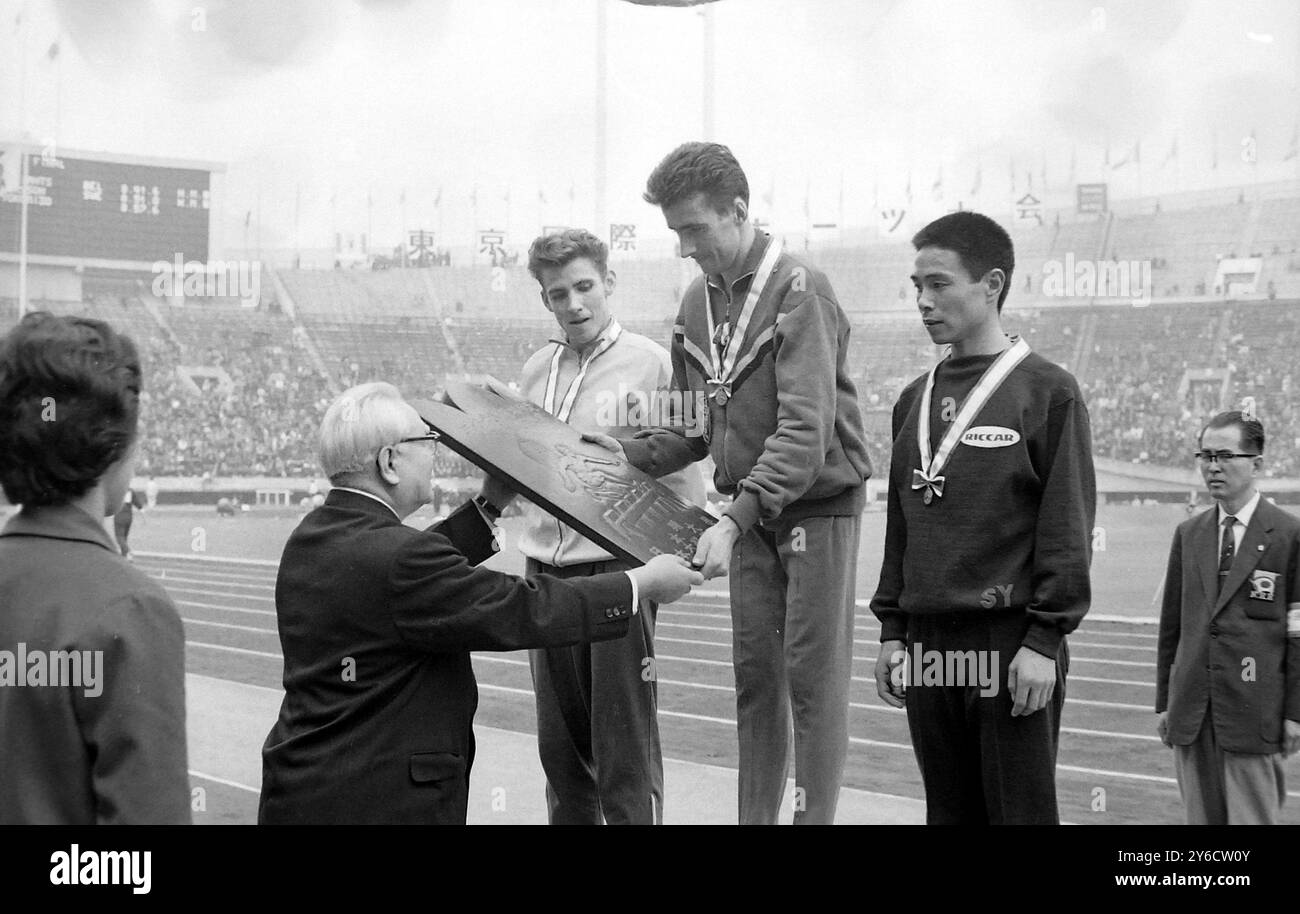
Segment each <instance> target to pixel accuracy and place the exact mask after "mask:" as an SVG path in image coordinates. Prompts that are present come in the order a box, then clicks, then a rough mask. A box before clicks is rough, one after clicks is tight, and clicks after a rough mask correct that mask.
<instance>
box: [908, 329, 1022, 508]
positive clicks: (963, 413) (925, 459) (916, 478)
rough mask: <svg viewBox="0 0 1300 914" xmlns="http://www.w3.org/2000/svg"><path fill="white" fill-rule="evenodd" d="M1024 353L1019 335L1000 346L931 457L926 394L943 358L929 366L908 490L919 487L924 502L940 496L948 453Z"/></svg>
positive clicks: (928, 405)
mask: <svg viewBox="0 0 1300 914" xmlns="http://www.w3.org/2000/svg"><path fill="white" fill-rule="evenodd" d="M1027 355H1029V344H1028V343H1027V342H1025V340H1024V338H1023V337H1016V338H1015V339H1014V340H1013V341H1012V344H1011V347H1010V348H1009V349H1004V350H1003V351H1002V354H1001V355H999V356H998V357H997V359H996V360H994V362H993V364H992V365H990V366H989V367H988V368H987V369H985V371H984V375H983V376H982V377H981V378H980V380H979V383H978V384H976V385H975V388H974V389H973V390H972V391H971V392H970V394H969V395H968V396H967V397H966V399H965V401H964V402H963V403H962V405H961V409H960V410H959V411H958V412H957V418H955V419H954V420H953V422H952V425H950V426H948V431H947V432H945V433H944V436H943V440H942V441H940V442H939V451H938V453H936V454H935V455H934V456H933V457H931V456H930V397H931V394H933V393H934V373H935V372H936V371H938V370H939V365H941V364H942V363H943V359H940V360H939V361H938V362H936V363H935V365H934V367H933V368H931V369H930V374H929V376H928V377H927V378H926V379H925V392H924V393H922V394H921V415H920V418H919V419H918V421H917V423H916V439H917V441H916V443H917V446H918V447H919V449H920V451H921V469H919V470H913V471H912V489H913V491H915V490H918V489H919V490H921V493H922V494H921V499H922V501H924V502H925V503H926V504H927V505H928V504H930V503H931V502H932V501H934V500H935V499H936V498H942V497H943V484H944V477H943V476H940V475H939V474H940V473H942V472H943V469H944V467H946V466H947V465H948V459H949V458H950V457H951V456H952V452H953V450H954V449H955V448H956V447H957V443H958V442H959V441H961V436H962V435H964V434H966V430H967V429H969V428H970V425H971V423H972V422H974V421H975V417H976V416H978V415H979V412H980V410H982V409H983V408H984V404H985V403H987V402H988V401H989V398H990V397H992V396H993V394H994V393H996V392H997V389H998V388H999V387H1001V386H1002V382H1003V381H1005V380H1006V379H1007V375H1009V374H1011V372H1012V370H1013V369H1015V367H1016V366H1017V365H1019V364H1020V363H1021V362H1022V361H1023V360H1024V358H1025V356H1027ZM944 358H947V356H944Z"/></svg>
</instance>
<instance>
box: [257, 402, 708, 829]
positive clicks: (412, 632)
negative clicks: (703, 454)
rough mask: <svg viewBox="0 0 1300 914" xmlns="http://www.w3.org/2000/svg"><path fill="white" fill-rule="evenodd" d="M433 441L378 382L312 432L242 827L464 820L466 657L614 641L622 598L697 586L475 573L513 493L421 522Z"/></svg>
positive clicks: (665, 578) (621, 623) (626, 605)
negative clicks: (252, 803)
mask: <svg viewBox="0 0 1300 914" xmlns="http://www.w3.org/2000/svg"><path fill="white" fill-rule="evenodd" d="M435 442H436V436H435V435H434V434H432V433H431V432H430V431H429V429H428V427H427V426H426V425H425V423H424V422H423V420H421V419H420V416H419V414H418V413H417V412H416V411H415V409H414V408H413V407H411V406H410V405H409V404H408V403H406V402H405V401H404V400H403V399H402V397H401V394H400V393H399V392H398V390H397V388H395V387H393V386H392V385H391V384H383V383H372V384H363V385H360V386H359V387H354V388H352V389H351V390H349V391H347V392H346V393H344V394H343V395H342V396H341V397H339V399H338V400H336V401H335V402H334V403H333V404H332V405H331V406H330V408H329V409H328V411H327V412H326V414H325V418H324V421H323V423H322V425H321V463H322V465H323V466H324V468H325V472H326V475H327V476H329V478H330V481H331V482H332V483H333V484H334V489H333V490H332V491H331V492H330V494H329V496H328V497H327V498H326V500H325V503H324V504H323V505H321V506H320V507H319V508H317V509H316V510H314V511H312V512H311V513H310V514H308V515H307V516H306V517H305V518H304V519H303V521H302V522H301V523H300V524H299V525H298V528H297V529H296V530H294V532H293V534H292V535H291V536H290V537H289V541H288V543H287V544H286V545H285V549H284V555H283V557H282V558H281V560H280V572H279V576H278V579H277V581H276V588H275V603H276V617H277V621H278V624H279V630H280V644H281V647H282V649H283V653H284V689H285V696H284V701H283V703H282V705H281V708H280V716H279V720H277V721H276V723H275V726H274V727H273V728H272V729H271V732H270V735H269V736H268V737H267V739H266V744H265V746H264V747H263V750H262V762H263V764H262V794H261V802H260V806H259V810H258V821H259V823H265V824H285V823H428V824H448V823H451V824H454V823H461V824H463V823H464V822H465V817H466V804H467V800H468V796H469V773H470V767H471V765H472V764H473V761H474V734H473V731H472V729H471V725H472V723H473V719H474V711H475V709H476V707H477V705H478V687H477V684H476V682H475V680H474V671H473V668H472V666H471V665H470V651H476V650H488V651H513V650H520V649H523V648H531V647H543V646H554V645H567V644H575V643H578V642H580V641H601V640H605V639H609V638H618V637H622V636H623V635H624V634H625V633H626V632H627V629H628V622H629V620H630V619H631V618H632V617H633V616H634V615H635V613H636V606H637V600H638V598H639V597H644V598H646V599H653V600H657V601H660V602H672V601H673V600H676V599H678V598H679V597H681V596H683V595H685V594H686V593H687V592H689V590H690V587H691V585H692V584H694V583H700V582H702V581H703V577H702V576H701V575H700V574H699V573H698V572H695V571H692V570H691V569H690V568H689V567H688V566H687V564H686V563H685V562H684V561H683V560H681V559H678V558H677V557H675V556H658V557H656V558H655V559H653V560H652V561H651V562H649V563H647V564H646V565H644V566H642V567H640V568H636V569H633V570H631V571H627V572H616V573H611V574H602V575H594V576H592V577H589V578H581V579H574V580H561V579H558V578H553V577H548V576H545V575H539V576H537V577H533V578H527V579H523V578H518V577H514V576H512V575H507V574H501V573H499V572H495V571H489V570H487V569H483V568H476V567H474V566H476V565H477V564H478V563H479V562H481V561H483V560H484V559H486V558H487V557H489V556H490V555H492V553H493V552H494V551H495V548H496V546H495V542H494V537H493V521H494V520H495V519H496V518H497V517H499V516H500V512H501V509H502V508H504V507H505V505H506V504H507V503H508V502H509V500H510V499H511V498H513V494H512V493H511V492H510V491H509V490H508V489H507V488H505V487H504V486H503V485H502V484H501V483H498V482H495V481H494V480H492V479H491V478H490V477H489V479H488V480H487V481H485V482H484V485H483V491H482V493H481V494H480V495H479V496H478V497H476V498H475V499H474V500H473V501H472V502H470V503H466V504H465V505H462V506H461V507H460V508H459V509H458V510H456V511H455V512H453V513H452V515H451V516H450V517H448V518H447V519H446V520H445V521H443V522H442V523H439V524H436V525H434V526H433V527H430V528H429V529H427V530H423V531H421V530H419V529H416V528H414V527H408V526H406V525H405V524H403V523H402V521H403V519H404V518H406V517H407V516H408V515H410V514H411V513H412V512H414V511H415V510H416V509H417V508H419V507H420V506H421V505H423V504H426V503H427V502H428V501H429V500H430V499H431V497H432V488H433V484H432V477H433V466H434V449H435Z"/></svg>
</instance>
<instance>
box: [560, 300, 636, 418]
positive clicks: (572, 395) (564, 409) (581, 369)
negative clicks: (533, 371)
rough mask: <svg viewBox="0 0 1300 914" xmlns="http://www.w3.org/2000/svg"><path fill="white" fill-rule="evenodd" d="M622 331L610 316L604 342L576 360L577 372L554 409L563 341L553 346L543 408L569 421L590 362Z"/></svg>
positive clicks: (611, 344)
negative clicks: (583, 357) (562, 398)
mask: <svg viewBox="0 0 1300 914" xmlns="http://www.w3.org/2000/svg"><path fill="white" fill-rule="evenodd" d="M622 333H623V328H622V326H621V325H620V324H619V322H618V321H617V320H616V319H614V318H610V321H609V331H608V335H607V336H606V337H605V340H604V342H602V343H601V344H600V345H599V346H597V347H596V348H595V349H593V350H592V352H591V355H589V356H587V357H586V358H585V359H581V358H580V359H579V360H578V374H577V376H576V377H575V378H574V379H573V381H572V382H571V383H570V384H569V389H568V390H567V391H566V392H565V394H564V400H563V401H562V402H561V403H560V408H559V410H558V411H557V410H556V409H555V395H556V393H557V392H558V391H557V389H556V388H557V387H558V385H559V380H560V357H561V356H562V355H564V347H565V346H566V345H567V344H565V343H559V342H558V341H557V345H556V347H555V355H553V356H551V373H550V374H549V375H547V378H546V394H545V396H544V397H543V399H542V406H543V407H544V408H545V410H546V411H547V412H548V413H550V414H551V415H552V416H554V417H555V418H557V419H559V420H560V421H561V422H568V421H569V413H571V412H573V404H574V402H575V401H576V400H577V399H578V388H580V387H581V386H582V379H583V378H585V377H586V376H587V369H588V368H589V367H591V363H592V362H594V361H595V360H596V356H598V355H600V354H601V353H602V352H604V351H605V350H606V349H608V348H609V347H610V346H613V345H614V343H615V342H616V341H617V340H618V338H619V336H621V335H622Z"/></svg>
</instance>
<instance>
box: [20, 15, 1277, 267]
mask: <svg viewBox="0 0 1300 914" xmlns="http://www.w3.org/2000/svg"><path fill="white" fill-rule="evenodd" d="M601 3H603V4H604V7H605V9H604V18H605V23H606V31H605V41H606V45H605V47H606V58H605V59H606V79H605V80H604V86H603V90H604V101H605V111H606V136H607V143H606V150H607V154H606V162H607V172H606V182H605V212H606V216H607V219H608V220H609V221H618V222H634V223H637V224H638V225H639V226H641V234H642V236H643V237H647V238H648V239H650V240H653V239H654V238H656V237H658V236H664V235H665V230H664V229H663V227H662V222H661V220H660V218H659V215H658V213H657V212H655V211H653V210H652V209H651V208H650V207H648V206H647V205H646V204H645V203H643V202H642V201H641V199H640V193H641V191H642V189H643V188H644V182H645V177H646V175H647V174H648V173H649V171H650V169H651V168H653V166H654V164H655V163H656V162H657V161H658V160H659V159H660V158H661V157H662V156H663V155H664V153H666V152H667V151H668V150H670V149H671V148H672V147H673V146H675V145H676V144H677V143H679V142H681V141H683V140H687V139H698V138H700V137H701V136H702V135H703V132H704V121H705V117H704V97H705V92H704V72H705V53H704V50H705V40H704V34H705V18H704V16H703V15H702V12H701V8H700V7H694V8H686V9H674V8H650V7H643V6H637V5H633V4H629V3H624V2H620V0H276V2H274V3H269V2H259V0H209V2H202V0H199V2H196V0H109V2H88V0H0V136H6V137H11V138H12V137H14V136H17V135H19V134H20V133H21V132H26V133H27V134H28V135H30V136H31V137H33V138H34V139H38V140H45V139H47V138H54V139H55V140H56V142H57V144H58V145H59V146H62V147H66V148H71V149H80V150H101V151H106V152H110V153H125V154H136V155H148V156H158V157H165V158H182V159H199V160H204V161H213V162H219V163H222V164H224V166H225V168H226V171H225V173H224V175H223V176H222V177H221V179H220V183H219V184H218V185H217V190H218V195H217V204H218V207H217V210H216V212H214V224H215V226H216V228H215V232H216V235H217V239H218V245H219V246H220V245H221V244H222V242H223V241H224V242H226V243H235V244H237V243H238V242H237V241H235V240H232V239H235V236H237V235H238V231H239V230H238V228H237V227H238V226H242V222H243V219H244V215H245V214H246V213H247V212H248V211H250V210H253V211H254V212H255V213H256V214H257V219H258V221H259V222H260V223H261V227H262V236H263V242H264V244H266V245H267V246H268V247H293V246H295V244H297V245H301V246H305V247H313V246H323V245H326V244H328V243H330V240H331V239H332V237H333V234H334V232H335V231H351V232H358V233H359V232H362V231H366V230H367V226H369V230H370V232H371V233H372V237H373V238H374V240H375V241H376V242H377V243H379V244H388V245H391V244H393V243H396V241H397V239H398V238H399V237H400V232H401V229H402V227H403V225H404V224H405V226H406V227H407V228H413V227H419V226H422V227H425V228H429V229H434V230H440V231H441V232H442V233H443V234H444V235H445V236H446V238H447V239H448V240H450V241H452V242H453V243H455V242H456V241H457V240H458V239H463V241H460V243H467V242H468V240H469V238H470V236H471V232H472V230H473V229H474V228H475V227H479V228H485V227H487V226H488V225H489V224H491V225H492V226H493V227H498V228H499V227H502V226H506V225H507V224H508V228H509V231H510V232H511V236H512V239H522V240H523V241H524V242H525V243H526V240H527V237H524V236H531V234H532V233H533V232H534V231H535V230H536V229H537V227H538V226H539V225H541V224H544V223H576V224H589V223H590V222H591V221H592V220H593V218H594V213H595V205H596V193H595V181H594V170H595V162H596V142H595V137H596V129H597V128H596V125H597V113H596V112H597V106H598V98H599V93H598V80H597V67H598V64H597V58H598V46H599V41H598V38H597V19H598V16H597V4H601ZM710 9H711V10H712V16H713V34H714V51H713V67H712V70H713V75H714V78H713V99H714V106H713V107H714V113H713V124H714V130H713V137H712V138H713V139H717V140H719V141H721V142H725V143H727V144H728V145H730V146H731V147H732V149H733V150H734V151H735V152H736V154H737V156H738V157H739V159H740V161H741V163H742V164H743V165H744V166H745V168H746V170H747V172H748V174H749V177H750V181H751V191H752V194H753V197H754V208H755V210H756V211H758V212H759V214H760V215H766V216H767V217H768V218H770V219H772V220H773V221H774V222H775V223H777V224H787V225H798V226H802V225H803V224H804V223H805V222H806V221H829V222H839V221H842V222H843V223H845V224H849V225H871V224H873V222H874V220H875V219H876V213H877V211H878V209H879V208H881V207H883V206H895V205H897V206H902V205H904V204H905V198H906V193H907V188H908V184H909V179H910V186H911V191H912V199H913V203H912V205H911V207H910V209H911V210H912V212H913V213H914V214H915V215H916V217H917V218H926V217H928V216H932V215H934V214H937V213H939V212H943V211H944V210H946V209H950V208H952V207H954V206H955V205H956V203H957V202H958V201H960V202H962V204H963V205H965V206H966V207H967V208H977V209H983V210H985V211H988V212H990V213H991V214H994V215H997V214H998V213H1000V212H1005V211H1006V210H1007V209H1008V208H1009V206H1010V202H1011V200H1012V194H1013V193H1023V192H1024V190H1025V189H1026V188H1027V187H1028V186H1029V183H1030V182H1031V181H1032V182H1033V185H1034V188H1035V192H1036V193H1039V194H1040V195H1043V196H1046V197H1047V198H1048V199H1049V201H1059V202H1061V203H1062V204H1064V203H1065V202H1067V201H1068V200H1069V199H1070V198H1071V194H1072V188H1073V181H1095V180H1105V181H1108V182H1109V183H1110V185H1111V192H1112V194H1113V195H1117V196H1127V195H1135V194H1137V193H1139V192H1141V193H1143V194H1151V193H1168V192H1173V191H1176V190H1179V189H1196V188H1204V187H1214V186H1233V185H1238V184H1245V183H1248V182H1251V181H1254V180H1260V181H1273V180H1283V179H1287V180H1300V155H1292V150H1293V147H1294V144H1295V142H1296V130H1297V124H1298V123H1300V122H1298V120H1297V119H1298V117H1300V79H1298V77H1297V74H1298V71H1300V4H1297V3H1295V2H1294V0H1234V2H1227V0H1142V2H1140V3H1138V2H1126V3H1120V2H1111V3H1109V4H1107V3H1099V2H1097V0H981V2H978V3H975V2H954V0H806V2H791V0H719V2H717V3H715V4H713V5H712V6H711V7H710ZM1252 134H1253V139H1252ZM1249 149H1253V150H1254V152H1255V156H1256V161H1255V162H1253V163H1252V162H1248V161H1244V160H1245V159H1249V158H1250V155H1249ZM1288 155H1290V156H1291V157H1290V158H1289V159H1288V158H1287V157H1288ZM1108 160H1109V162H1110V165H1107V164H1105V163H1106V162H1107V161H1108ZM1120 163H1124V164H1120ZM1116 165H1119V167H1115V166H1116ZM1013 180H1014V182H1015V186H1014V189H1013V186H1012V182H1013ZM1044 180H1045V182H1046V183H1045V184H1044ZM403 198H404V200H405V203H403ZM295 213H296V217H295ZM507 220H508V223H507Z"/></svg>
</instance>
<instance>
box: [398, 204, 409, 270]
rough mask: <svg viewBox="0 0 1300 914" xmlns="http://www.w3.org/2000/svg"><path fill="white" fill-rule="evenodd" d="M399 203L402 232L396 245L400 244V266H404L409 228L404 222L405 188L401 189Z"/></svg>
mask: <svg viewBox="0 0 1300 914" xmlns="http://www.w3.org/2000/svg"><path fill="white" fill-rule="evenodd" d="M401 203H402V206H401V214H400V215H401V217H402V232H401V234H400V235H398V237H397V240H398V243H399V244H401V246H402V266H406V233H407V231H408V230H409V228H410V226H409V225H408V224H407V222H406V188H405V187H403V188H402V197H401Z"/></svg>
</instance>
